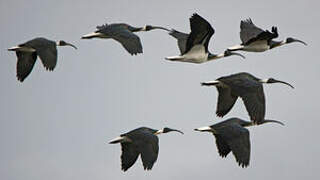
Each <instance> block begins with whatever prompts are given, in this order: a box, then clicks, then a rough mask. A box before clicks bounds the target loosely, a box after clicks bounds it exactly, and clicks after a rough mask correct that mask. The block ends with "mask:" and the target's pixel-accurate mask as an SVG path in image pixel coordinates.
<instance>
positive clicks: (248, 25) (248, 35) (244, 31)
mask: <svg viewBox="0 0 320 180" xmlns="http://www.w3.org/2000/svg"><path fill="white" fill-rule="evenodd" d="M240 29H241V31H240V39H241V41H242V44H245V45H248V44H250V43H252V42H254V41H258V40H271V39H273V38H277V37H278V31H277V28H276V27H272V33H271V32H270V31H268V30H266V31H264V30H262V29H260V28H259V27H257V26H255V25H254V24H253V22H252V20H251V19H247V20H242V21H241V23H240Z"/></svg>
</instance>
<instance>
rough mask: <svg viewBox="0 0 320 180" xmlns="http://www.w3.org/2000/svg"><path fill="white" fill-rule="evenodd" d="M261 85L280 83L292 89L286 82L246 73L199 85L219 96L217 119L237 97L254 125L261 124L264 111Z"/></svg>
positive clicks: (231, 105)
mask: <svg viewBox="0 0 320 180" xmlns="http://www.w3.org/2000/svg"><path fill="white" fill-rule="evenodd" d="M263 83H267V84H270V83H282V84H286V85H288V86H290V87H291V88H294V87H293V86H292V85H290V84H289V83H287V82H284V81H279V80H276V79H273V78H269V79H259V78H257V77H255V76H253V75H251V74H249V73H246V72H242V73H237V74H232V75H229V76H224V77H220V78H218V79H217V80H215V81H208V82H203V83H201V85H202V86H215V87H216V88H217V90H218V94H219V95H218V103H217V110H216V114H217V116H218V117H223V116H224V115H226V114H227V113H228V112H229V111H230V110H231V108H232V107H233V105H234V104H235V102H236V101H237V99H238V97H241V98H242V100H243V102H244V105H245V107H246V109H247V111H248V113H249V116H250V119H251V120H252V121H253V122H254V123H256V124H261V122H262V121H263V120H264V117H265V111H266V102H265V96H264V92H263V86H262V84H263Z"/></svg>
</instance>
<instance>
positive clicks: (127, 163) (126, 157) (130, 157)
mask: <svg viewBox="0 0 320 180" xmlns="http://www.w3.org/2000/svg"><path fill="white" fill-rule="evenodd" d="M121 150H122V154H121V169H122V170H123V171H127V170H128V169H129V168H130V167H131V166H132V165H133V164H134V163H135V162H136V161H137V158H138V156H139V152H138V150H137V148H136V147H135V146H134V145H133V144H131V143H121Z"/></svg>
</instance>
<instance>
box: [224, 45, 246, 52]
mask: <svg viewBox="0 0 320 180" xmlns="http://www.w3.org/2000/svg"><path fill="white" fill-rule="evenodd" d="M243 47H244V46H243V45H240V44H239V45H235V46H232V47H229V48H228V49H227V50H228V51H238V50H242V49H243Z"/></svg>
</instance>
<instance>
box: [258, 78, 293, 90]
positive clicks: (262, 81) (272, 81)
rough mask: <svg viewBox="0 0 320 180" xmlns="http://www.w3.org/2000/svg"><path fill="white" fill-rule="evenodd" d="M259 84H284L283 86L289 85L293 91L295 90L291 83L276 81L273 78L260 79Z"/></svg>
mask: <svg viewBox="0 0 320 180" xmlns="http://www.w3.org/2000/svg"><path fill="white" fill-rule="evenodd" d="M259 82H261V83H266V84H271V83H282V84H285V85H288V86H290V87H291V88H292V89H294V87H293V86H292V85H291V84H289V83H287V82H284V81H280V80H276V79H273V78H269V79H260V80H259Z"/></svg>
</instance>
